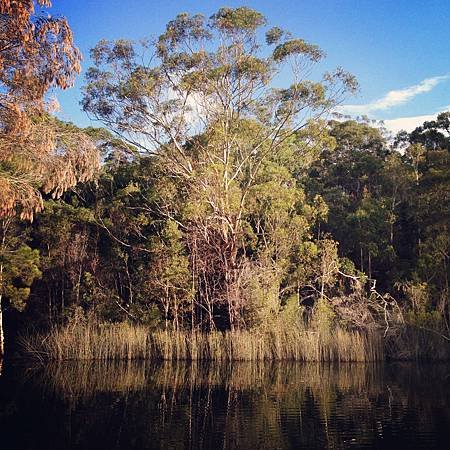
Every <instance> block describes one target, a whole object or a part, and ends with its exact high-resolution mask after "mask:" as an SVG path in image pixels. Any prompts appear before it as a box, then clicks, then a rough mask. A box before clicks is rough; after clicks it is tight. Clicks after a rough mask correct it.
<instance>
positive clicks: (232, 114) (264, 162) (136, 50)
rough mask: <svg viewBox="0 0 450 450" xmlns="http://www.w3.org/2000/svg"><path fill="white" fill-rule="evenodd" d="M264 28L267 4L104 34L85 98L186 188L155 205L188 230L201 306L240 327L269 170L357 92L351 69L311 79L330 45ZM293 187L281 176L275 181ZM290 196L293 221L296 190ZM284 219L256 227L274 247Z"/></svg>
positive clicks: (94, 51)
mask: <svg viewBox="0 0 450 450" xmlns="http://www.w3.org/2000/svg"><path fill="white" fill-rule="evenodd" d="M265 27H266V19H265V17H264V16H263V15H262V14H260V13H259V12H257V11H254V10H252V9H249V8H246V7H239V8H235V9H232V8H221V9H219V10H218V11H217V12H216V13H215V14H213V15H212V16H211V17H210V18H209V20H207V19H205V18H204V17H203V16H202V15H200V14H197V15H189V14H187V13H183V14H179V15H178V16H177V17H176V18H175V19H174V20H172V21H171V22H169V23H168V24H167V27H166V30H165V32H164V33H163V34H162V35H161V36H159V38H157V39H156V40H154V41H153V42H152V41H142V42H141V43H139V44H135V43H133V42H130V41H127V40H118V41H115V42H108V41H100V42H99V43H98V45H97V46H96V47H95V48H94V49H92V51H91V57H92V60H93V61H94V67H92V68H90V69H89V70H88V72H87V76H86V85H85V88H84V99H83V101H82V104H83V108H84V110H85V111H87V112H88V113H89V114H90V115H92V116H93V117H95V118H96V119H98V120H100V121H102V122H103V123H104V124H105V125H106V126H107V127H108V128H109V129H110V130H112V131H113V132H115V133H117V134H118V135H120V136H121V137H122V138H123V139H125V140H127V141H128V142H130V143H132V144H133V145H135V146H136V147H138V148H139V149H140V150H141V152H142V153H143V154H144V155H152V156H153V157H154V159H153V161H154V163H155V164H157V165H159V166H160V168H161V174H162V176H163V177H165V178H166V179H169V180H171V182H172V183H173V185H174V186H175V187H176V190H177V191H178V192H179V195H180V197H181V198H182V199H183V201H182V202H181V204H182V206H181V207H179V208H178V209H176V208H174V207H173V205H174V203H173V202H165V201H164V198H160V200H159V202H158V203H157V204H154V205H153V212H156V213H157V214H159V215H160V217H161V218H165V219H166V220H173V221H175V223H177V225H178V227H179V228H180V230H181V232H182V234H183V240H184V243H185V246H186V249H187V250H186V251H187V253H188V254H189V256H190V270H191V272H192V274H193V276H192V279H193V291H195V292H197V300H198V305H199V310H200V311H207V312H208V314H207V315H209V316H214V313H212V312H211V310H212V308H214V309H215V312H216V313H217V311H218V310H220V314H221V315H226V317H227V319H226V320H225V323H222V324H221V325H220V326H221V327H225V328H231V329H233V328H236V327H240V326H241V325H243V323H242V315H241V314H240V311H241V309H242V305H241V304H240V295H241V292H240V290H239V283H240V280H241V279H242V276H243V273H245V271H246V270H247V269H246V267H248V263H249V260H251V257H250V256H249V249H248V246H246V242H248V241H249V240H251V239H252V237H251V235H252V234H253V235H254V234H255V229H252V231H251V232H250V233H249V228H252V226H253V225H255V223H254V221H253V222H252V220H251V219H250V218H249V215H250V212H249V211H250V209H251V208H254V207H255V205H254V202H250V204H249V200H250V198H251V196H252V195H253V196H254V195H256V194H257V193H258V190H257V189H255V186H256V185H257V184H258V183H260V182H261V180H262V179H263V178H264V177H263V178H261V176H260V175H261V173H262V172H265V173H266V175H267V173H269V172H270V170H271V169H270V165H271V161H272V162H274V161H275V160H276V158H277V155H278V154H280V153H283V152H285V151H286V149H287V148H290V149H291V151H294V152H296V151H297V152H298V155H297V157H299V155H300V153H301V151H302V149H304V148H305V145H303V147H302V146H301V145H299V144H298V141H300V140H301V139H297V138H296V136H299V135H301V133H303V135H304V139H303V140H304V141H309V142H313V141H314V140H317V136H318V135H320V132H318V128H319V129H320V126H318V124H320V119H321V118H322V117H325V116H326V115H327V113H328V112H330V111H331V110H332V109H333V108H334V107H335V106H336V104H337V103H339V102H340V101H341V100H342V99H343V98H344V96H345V95H346V94H347V93H349V92H353V91H354V90H355V89H356V88H357V85H356V81H355V79H354V78H353V77H352V76H351V75H349V74H348V73H347V72H345V71H344V70H342V69H337V70H336V71H335V72H333V73H326V74H324V75H323V77H322V79H320V80H319V81H312V80H310V79H308V78H309V76H310V74H311V71H312V68H313V67H314V66H315V65H316V64H317V63H318V62H319V61H320V60H321V59H322V58H323V57H324V53H323V52H322V50H321V49H320V48H319V47H318V46H316V45H313V44H310V43H307V42H305V41H304V40H303V39H297V38H292V37H291V35H290V33H288V32H286V31H284V30H282V29H281V28H278V27H275V28H271V29H268V30H267V32H266V34H265V41H263V40H261V39H260V37H261V35H262V32H261V31H262V29H265ZM280 73H283V74H288V73H289V74H290V80H291V84H290V85H288V86H286V87H284V88H276V87H275V86H274V80H275V78H276V77H277V76H278V75H279V74H280ZM308 130H314V132H313V131H311V132H310V133H308ZM292 149H294V150H292ZM273 173H274V174H275V173H276V170H273ZM264 182H266V180H264ZM294 185H295V181H294V180H293V179H292V178H289V177H284V178H283V177H281V176H280V177H279V182H278V183H274V185H273V186H272V188H273V189H277V188H278V189H281V191H283V190H284V189H289V187H291V188H292V187H293V186H294ZM267 186H270V185H269V184H267ZM267 192H268V190H266V193H267ZM291 194H292V193H291ZM284 200H286V202H288V203H284V205H285V206H286V208H288V211H290V212H289V213H288V216H289V217H290V216H291V215H292V214H293V211H294V210H295V205H297V204H298V202H297V200H296V195H295V194H293V195H291V197H289V194H287V197H286V198H285V199H284ZM284 200H283V201H284ZM178 205H180V203H178ZM289 205H291V206H289ZM289 208H290V209H289ZM273 223H274V220H259V221H258V224H257V228H258V230H259V231H258V232H257V233H256V234H257V235H258V239H260V240H262V241H264V240H265V242H266V244H267V245H266V247H270V246H269V241H270V242H272V243H273V242H275V241H274V240H273V239H272V240H270V239H268V237H269V235H271V236H272V237H273V236H274V234H273V233H270V232H269V229H268V228H267V227H268V226H270V224H273ZM286 223H287V222H286ZM271 248H272V250H273V249H274V247H271ZM274 252H275V250H273V251H272V252H266V256H267V255H268V256H267V257H266V260H268V261H269V262H268V263H267V264H269V265H271V264H272V265H273V264H275V262H276V260H277V257H276V255H275V253H276V252H275V253H274ZM250 253H251V252H250ZM269 253H270V254H269ZM253 259H254V258H253ZM278 260H280V258H278ZM254 262H255V261H253V263H254ZM260 262H261V261H259V263H260ZM207 299H212V300H207ZM210 302H214V305H211V304H210ZM199 314H200V312H199ZM210 322H211V323H210V327H211V328H212V327H214V326H215V324H214V321H213V320H212V319H211V321H210Z"/></svg>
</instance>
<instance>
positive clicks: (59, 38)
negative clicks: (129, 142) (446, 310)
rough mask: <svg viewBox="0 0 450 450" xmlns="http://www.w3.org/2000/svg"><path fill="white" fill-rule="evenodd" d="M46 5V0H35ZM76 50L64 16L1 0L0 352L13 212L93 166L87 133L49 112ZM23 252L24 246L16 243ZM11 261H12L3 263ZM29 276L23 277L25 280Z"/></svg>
mask: <svg viewBox="0 0 450 450" xmlns="http://www.w3.org/2000/svg"><path fill="white" fill-rule="evenodd" d="M37 3H38V4H39V5H40V6H42V7H45V8H48V7H50V6H51V3H50V1H49V0H38V2H37ZM80 59H81V55H80V52H79V50H78V49H77V48H76V47H75V46H74V44H73V38H72V31H71V29H70V27H69V25H68V23H67V21H66V20H65V19H64V18H54V17H51V16H50V15H48V14H36V13H35V2H34V1H33V0H21V1H13V0H0V354H1V355H2V354H3V341H4V339H3V326H2V303H3V302H4V299H5V298H4V297H5V293H6V292H7V291H8V288H7V286H8V274H5V270H7V269H8V262H9V261H11V259H12V258H13V257H12V256H11V255H12V253H11V252H13V251H14V249H12V248H11V246H10V245H9V241H8V232H9V230H10V229H11V227H12V222H13V221H14V219H15V218H16V217H18V218H20V219H23V220H32V219H33V215H34V214H35V213H37V212H39V211H41V210H42V208H43V199H42V192H44V193H47V194H51V195H52V197H54V198H57V197H59V196H61V195H62V193H63V192H64V191H66V190H67V189H68V188H70V187H72V186H74V185H75V184H76V183H77V182H79V181H86V180H88V179H89V178H91V177H92V176H93V174H94V173H95V171H96V169H97V167H98V164H99V161H98V155H97V151H96V149H95V147H94V145H93V144H92V142H91V140H90V139H89V138H88V137H87V136H86V135H85V134H83V133H79V132H78V131H76V130H75V128H70V127H68V128H67V127H61V126H60V123H59V122H58V121H56V120H55V119H53V118H52V117H51V116H50V115H49V112H50V111H51V103H52V102H51V101H49V99H48V98H47V96H46V94H47V93H48V91H49V89H50V88H61V89H66V88H68V87H69V86H71V85H72V83H73V81H74V77H75V76H76V75H77V74H78V73H79V71H80ZM20 252H22V253H23V252H24V250H23V249H22V250H20ZM10 266H11V265H10ZM28 281H29V280H28Z"/></svg>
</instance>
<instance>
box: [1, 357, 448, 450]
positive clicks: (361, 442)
mask: <svg viewBox="0 0 450 450" xmlns="http://www.w3.org/2000/svg"><path fill="white" fill-rule="evenodd" d="M449 381H450V370H449V367H448V366H445V365H437V366H419V367H417V366H413V365H387V366H384V367H383V366H375V367H374V366H368V365H363V364H358V365H340V366H333V365H331V366H327V365H325V366H324V365H317V364H269V363H268V364H263V365H262V364H259V365H258V364H233V365H229V366H225V367H223V366H221V367H219V366H209V367H205V366H198V365H186V364H164V365H160V366H158V367H155V366H154V365H152V364H150V363H139V364H136V363H134V364H131V363H114V364H113V363H110V364H99V363H91V364H63V365H54V366H53V365H50V366H48V367H45V368H39V369H36V368H34V369H30V368H21V369H20V368H11V367H9V368H8V367H7V368H6V370H5V373H4V375H3V376H2V377H1V378H0V396H1V398H0V432H1V436H2V442H3V444H4V445H5V447H4V448H8V449H16V448H17V449H33V450H34V449H46V450H48V449H115V448H117V449H153V448H155V449H244V450H246V449H289V448H311V449H324V448H329V449H344V448H380V449H381V448H382V449H386V448H396V449H399V448H425V449H432V448H449V443H450V389H449V384H450V383H449ZM2 448H3V446H2Z"/></svg>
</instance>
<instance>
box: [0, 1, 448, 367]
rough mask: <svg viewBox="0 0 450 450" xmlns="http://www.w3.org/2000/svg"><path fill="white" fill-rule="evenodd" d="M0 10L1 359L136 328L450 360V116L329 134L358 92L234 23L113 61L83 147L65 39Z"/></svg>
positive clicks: (223, 12) (170, 33) (342, 122)
mask: <svg viewBox="0 0 450 450" xmlns="http://www.w3.org/2000/svg"><path fill="white" fill-rule="evenodd" d="M40 3H41V4H44V5H46V6H49V4H48V2H47V1H43V0H42V1H41V2H40ZM0 5H1V6H0V73H1V74H0V84H1V89H0V106H1V108H0V127H1V135H0V301H1V308H0V309H1V312H2V316H0V318H1V321H2V326H1V328H2V330H3V329H4V330H5V334H6V346H5V348H6V352H7V353H8V351H11V353H15V352H17V351H22V350H23V347H25V348H26V350H27V351H28V352H29V353H30V352H31V353H35V354H38V355H41V356H43V355H50V356H55V355H58V356H59V357H61V354H64V351H66V350H64V351H63V353H60V352H61V349H59V350H55V348H56V347H58V346H59V345H63V339H66V340H67V342H69V343H70V344H67V345H68V346H70V347H72V349H73V348H79V342H80V341H76V340H70V339H71V338H70V337H71V336H72V338H73V336H75V335H76V336H78V337H79V336H81V335H82V334H83V333H87V332H88V331H89V332H92V330H93V329H95V330H103V331H105V330H109V331H108V332H113V330H124V328H123V327H126V330H127V331H126V333H124V334H120V336H121V339H135V340H136V339H137V338H136V336H137V334H138V331H139V332H141V331H142V330H143V329H145V330H146V333H150V334H151V333H159V334H158V336H162V335H163V334H164V333H165V335H166V338H167V336H168V338H167V339H168V341H165V342H166V344H167V342H169V343H170V339H173V340H175V339H178V338H179V336H184V337H183V339H184V341H183V342H186V339H188V336H189V333H194V332H195V333H196V336H198V335H205V336H206V335H208V336H209V337H208V338H207V339H211V338H210V337H211V336H217V335H220V336H222V338H223V339H228V338H227V337H226V336H231V342H233V335H234V336H235V338H236V340H235V341H234V342H238V341H239V339H240V340H245V339H247V340H252V339H256V337H255V336H259V337H261V336H264V340H263V342H264V343H265V344H264V345H272V344H271V342H272V340H274V339H278V338H279V334H278V333H280V330H281V331H282V332H283V333H285V334H283V336H284V337H283V339H285V338H286V336H288V335H289V336H291V337H290V339H296V340H297V341H298V345H303V346H307V345H313V344H311V342H312V341H310V340H306V339H305V340H304V341H302V340H301V338H300V336H308V339H310V336H311V335H313V336H322V338H323V339H325V337H326V342H328V343H332V342H333V340H334V339H345V338H344V337H343V336H344V334H343V333H351V336H353V337H352V339H354V338H355V336H359V337H361V336H362V337H364V336H365V337H367V336H376V339H378V340H381V342H382V344H381V345H382V346H383V348H385V350H386V354H387V355H388V356H390V357H395V358H414V357H442V358H444V357H448V356H449V355H450V353H449V341H450V305H449V252H450V238H449V233H448V226H449V217H450V203H449V184H450V164H449V163H450V158H449V156H450V153H449V152H450V112H445V113H441V114H439V115H438V116H437V118H436V120H434V121H429V122H425V123H424V124H423V125H422V126H421V127H418V128H417V129H415V130H414V131H413V132H411V133H406V132H400V133H399V134H398V135H397V136H392V135H390V134H389V133H388V132H387V130H386V129H384V128H383V126H382V123H374V122H372V121H370V120H369V119H367V118H365V117H359V118H356V119H355V118H350V117H344V116H342V115H339V114H336V113H335V111H336V108H337V106H338V105H339V104H340V103H341V102H342V101H343V100H344V99H345V98H346V97H348V96H349V95H352V94H354V93H355V92H356V90H357V87H358V86H357V82H356V80H355V79H354V77H353V76H352V75H350V74H349V73H347V72H345V71H344V70H343V69H341V68H338V69H337V70H336V71H334V72H332V73H324V74H323V75H322V76H317V72H318V67H319V66H318V63H319V62H320V61H321V60H322V59H323V58H324V53H323V52H322V50H321V49H320V48H319V47H317V46H316V45H314V44H310V43H307V42H305V41H304V40H302V39H299V38H294V37H293V36H292V35H291V34H290V33H289V32H287V31H285V30H283V29H281V28H278V27H274V28H270V27H268V26H267V23H266V19H265V18H264V16H263V15H261V14H260V13H259V12H257V11H254V10H251V9H249V8H246V7H239V8H236V9H231V8H222V9H220V10H219V11H217V12H216V13H215V14H214V15H213V16H212V17H210V18H209V19H206V18H204V17H203V16H202V15H189V14H185V13H183V14H180V15H178V16H177V17H176V18H175V19H174V20H173V21H171V22H169V23H168V24H167V26H166V29H165V32H164V33H163V34H162V35H161V36H159V38H157V39H156V40H155V41H151V40H148V41H142V42H139V43H135V42H131V41H127V40H117V41H114V42H109V41H106V40H104V41H100V42H99V43H98V44H97V45H96V46H95V47H94V48H93V49H92V51H91V60H92V62H93V66H92V67H90V68H89V69H88V70H87V72H86V75H85V85H84V88H83V100H82V105H81V106H82V108H83V110H84V111H86V113H87V114H88V115H89V116H90V117H91V118H93V119H95V120H96V121H97V123H101V124H102V126H98V127H97V128H94V127H92V128H87V129H81V128H79V127H77V126H75V125H73V124H71V123H64V122H61V121H60V120H58V119H56V118H55V117H54V115H53V114H52V110H51V107H52V104H51V101H49V98H48V96H47V95H46V94H47V92H48V91H49V89H51V88H54V87H59V88H63V89H65V88H67V87H69V86H70V85H71V83H72V82H73V79H74V77H75V76H76V75H77V73H78V72H79V71H80V65H79V64H80V54H79V51H78V50H77V49H76V47H75V46H74V43H73V38H72V34H71V31H70V28H69V25H68V24H67V22H66V21H65V19H62V18H56V19H54V18H52V17H47V16H45V17H44V16H40V15H36V14H34V9H33V1H31V0H28V1H23V2H20V3H16V2H11V1H8V0H1V2H0ZM312 74H314V76H313V75H312ZM280 77H282V78H283V79H289V80H290V84H288V85H287V86H285V87H281V88H277V87H275V86H276V84H277V81H278V80H279V79H280ZM80 330H81V331H80ZM133 330H137V331H136V333H135V334H132V333H133ZM292 330H296V333H297V334H295V335H293V334H289V333H291V331H292ZM286 333H287V334H286ZM355 333H356V334H355ZM100 335H101V334H99V336H100ZM131 335H132V336H133V337H130V336H131ZM135 335H136V336H135ZM124 336H125V337H124ZM126 336H128V338H127V337H126ZM192 336H193V334H192ZM292 336H294V337H292ZM50 338H53V344H52V345H53V347H52V349H53V350H49V347H45V346H43V345H44V344H43V343H42V342H43V341H45V339H47V341H46V342H47V344H48V342H49V341H51V340H52V339H50ZM80 339H82V338H81V337H80ZM145 339H146V338H145V337H144V341H145ZM286 339H287V338H286ZM373 339H375V338H373ZM64 342H66V341H64ZM90 342H91V341H90ZM92 342H93V343H92V344H91V345H97V344H98V343H97V344H96V343H95V341H92ZM177 342H178V341H177ZM227 342H228V341H227ZM239 342H240V341H239ZM261 342H262V341H261ZM283 342H284V341H283ZM349 342H354V341H349ZM377 342H378V341H377ZM308 343H309V344H308ZM18 344H20V345H18ZM47 344H45V345H47ZM144 345H145V343H144ZM177 345H178V344H177ZM208 345H209V346H210V347H211V343H209V344H208ZM239 345H243V344H242V343H240V344H239ZM283 345H287V344H277V346H278V347H277V348H278V349H279V348H281V347H283ZM296 345H297V344H296ZM327 345H328V344H327ZM329 345H331V344H329ZM333 345H334V344H333ZM352 345H353V344H352ZM280 346H281V347H280ZM2 347H3V332H2ZM240 348H241V347H240ZM236 351H237V350H235V352H236ZM278 351H279V350H277V352H278ZM363 351H364V350H363ZM2 352H3V350H2ZM189 352H190V353H189ZM192 352H193V350H189V351H188V352H187V353H188V354H189V355H191V357H193V356H192ZM280 352H281V351H280ZM88 353H89V352H88ZM65 354H66V355H67V353H65ZM128 354H129V353H128ZM170 354H172V353H170ZM272 354H273V351H272ZM277 354H282V355H284V356H286V357H295V355H293V354H292V353H289V352H281V353H277ZM296 354H297V353H296ZM139 355H140V357H145V352H144V353H140V354H139ZM264 355H266V356H267V353H264ZM330 355H331V353H330ZM333 355H334V354H333ZM266 356H265V357H266ZM322 357H324V356H323V355H322ZM324 358H326V357H324ZM347 359H352V357H348V358H347Z"/></svg>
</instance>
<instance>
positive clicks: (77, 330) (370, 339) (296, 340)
mask: <svg viewBox="0 0 450 450" xmlns="http://www.w3.org/2000/svg"><path fill="white" fill-rule="evenodd" d="M22 346H23V348H24V350H25V353H27V354H28V355H29V356H34V357H37V358H39V359H50V360H103V361H106V360H135V359H159V360H187V361H200V360H203V361H220V362H226V361H264V360H274V361H275V360H278V361H281V360H286V361H288V360H291V361H342V362H350V361H357V362H366V361H376V360H381V359H383V358H384V355H383V343H382V339H381V338H380V336H379V335H377V334H367V333H362V332H358V331H346V330H343V329H339V328H337V329H335V330H334V331H333V332H332V333H320V332H313V331H307V330H302V329H299V328H297V327H290V328H282V327H281V326H277V327H273V329H271V330H251V331H233V332H231V331H229V332H225V333H222V332H210V333H203V332H198V331H195V332H190V331H156V332H155V331H153V332H152V331H150V330H149V329H148V328H146V327H144V326H141V325H132V324H129V323H120V324H97V323H94V322H87V323H86V322H75V323H71V324H68V325H66V326H64V327H60V328H55V329H53V330H52V331H51V332H50V333H49V334H47V335H45V336H34V337H30V338H25V339H23V340H22Z"/></svg>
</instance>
